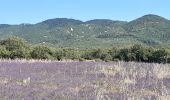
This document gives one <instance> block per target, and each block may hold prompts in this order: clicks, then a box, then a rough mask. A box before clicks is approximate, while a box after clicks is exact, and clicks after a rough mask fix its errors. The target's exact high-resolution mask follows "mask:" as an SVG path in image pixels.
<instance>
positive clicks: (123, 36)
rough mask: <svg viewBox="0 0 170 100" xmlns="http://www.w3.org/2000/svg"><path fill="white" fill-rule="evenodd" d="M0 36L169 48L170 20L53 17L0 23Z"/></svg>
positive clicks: (55, 43) (78, 44)
mask: <svg viewBox="0 0 170 100" xmlns="http://www.w3.org/2000/svg"><path fill="white" fill-rule="evenodd" d="M0 35H1V37H0V39H1V40H2V39H5V38H7V37H9V36H11V35H12V36H13V35H15V36H18V37H21V38H24V39H25V40H26V41H28V42H29V43H31V44H46V45H49V46H53V47H65V48H112V47H124V46H126V47H129V46H132V45H133V44H142V45H144V46H152V47H168V46H170V21H169V20H168V19H165V18H163V17H160V16H157V15H151V14H149V15H145V16H142V17H140V18H138V19H135V20H132V21H130V22H127V21H117V20H115V21H114V20H108V19H95V20H90V21H86V22H83V21H80V20H75V19H67V18H56V19H49V20H46V21H43V22H39V23H37V24H20V25H7V24H1V25H0Z"/></svg>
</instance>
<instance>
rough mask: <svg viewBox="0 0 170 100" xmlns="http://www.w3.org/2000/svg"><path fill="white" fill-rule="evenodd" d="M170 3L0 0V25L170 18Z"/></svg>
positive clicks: (152, 0)
mask: <svg viewBox="0 0 170 100" xmlns="http://www.w3.org/2000/svg"><path fill="white" fill-rule="evenodd" d="M169 4H170V0H0V24H21V23H31V24H35V23H38V22H41V21H44V20H47V19H52V18H73V19H78V20H82V21H87V20H92V19H111V20H122V21H131V20H133V19H136V18H138V17H141V16H143V15H146V14H156V15H160V16H162V17H165V18H168V19H170V7H169Z"/></svg>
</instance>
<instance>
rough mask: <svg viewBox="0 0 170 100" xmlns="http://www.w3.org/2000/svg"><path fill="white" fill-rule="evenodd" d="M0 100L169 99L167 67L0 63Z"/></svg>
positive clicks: (120, 64)
mask: <svg viewBox="0 0 170 100" xmlns="http://www.w3.org/2000/svg"><path fill="white" fill-rule="evenodd" d="M0 98H1V100H170V65H168V64H152V63H150V64H147V63H135V62H55V61H20V60H19V61H1V62H0Z"/></svg>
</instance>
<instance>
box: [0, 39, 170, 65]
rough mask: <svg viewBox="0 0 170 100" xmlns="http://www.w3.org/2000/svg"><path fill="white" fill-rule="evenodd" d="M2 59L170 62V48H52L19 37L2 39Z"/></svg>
mask: <svg viewBox="0 0 170 100" xmlns="http://www.w3.org/2000/svg"><path fill="white" fill-rule="evenodd" d="M0 58H1V59H50V60H79V61H85V60H95V61H106V62H108V61H120V60H121V61H136V62H155V63H170V49H169V48H160V49H155V48H151V47H150V48H148V47H144V46H142V45H138V44H137V45H133V46H131V47H128V48H113V49H70V48H50V47H48V46H45V45H38V46H30V45H28V44H26V42H24V40H23V39H20V38H18V37H11V38H8V39H6V40H2V41H0Z"/></svg>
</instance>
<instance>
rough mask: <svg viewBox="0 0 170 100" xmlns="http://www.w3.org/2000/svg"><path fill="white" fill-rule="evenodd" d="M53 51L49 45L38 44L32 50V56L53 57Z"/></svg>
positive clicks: (39, 57) (34, 57) (36, 57)
mask: <svg viewBox="0 0 170 100" xmlns="http://www.w3.org/2000/svg"><path fill="white" fill-rule="evenodd" d="M52 55H53V52H52V50H51V49H50V48H49V47H47V46H36V47H34V48H33V50H32V51H31V57H32V58H33V59H52V58H53V57H52Z"/></svg>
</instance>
